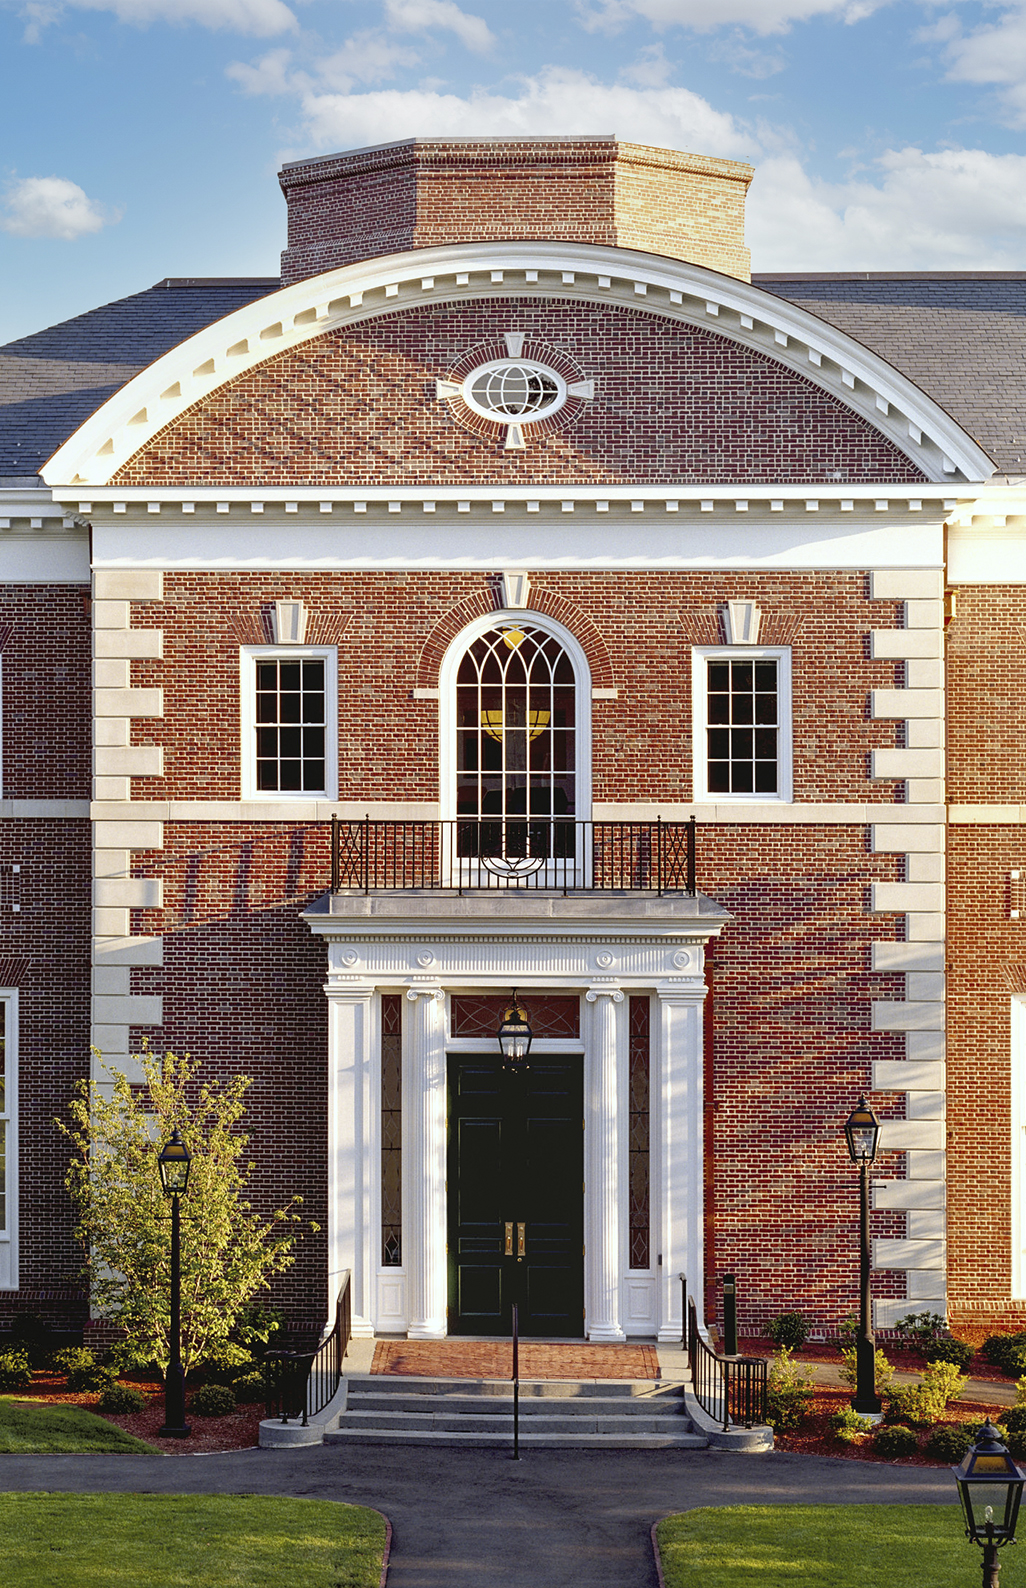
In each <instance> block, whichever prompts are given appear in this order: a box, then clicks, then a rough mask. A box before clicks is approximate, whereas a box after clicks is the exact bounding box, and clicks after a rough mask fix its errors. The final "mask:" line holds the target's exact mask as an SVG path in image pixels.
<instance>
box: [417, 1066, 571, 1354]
mask: <svg viewBox="0 0 1026 1588" xmlns="http://www.w3.org/2000/svg"><path fill="white" fill-rule="evenodd" d="M583 1179H584V1132H583V1092H582V1060H581V1059H580V1057H578V1056H567V1057H561V1056H559V1055H555V1056H551V1057H550V1056H546V1057H544V1058H537V1059H536V1058H533V1057H532V1058H531V1060H530V1061H529V1063H528V1065H527V1066H526V1067H525V1068H522V1069H520V1070H510V1069H508V1068H505V1067H504V1066H503V1064H502V1061H501V1059H499V1058H498V1057H495V1058H493V1057H492V1056H491V1055H490V1054H484V1055H480V1056H478V1055H469V1054H468V1055H464V1054H458V1055H457V1054H453V1055H450V1057H449V1165H448V1199H449V1332H450V1333H451V1334H480V1335H490V1334H495V1335H508V1334H509V1333H510V1330H511V1328H512V1319H513V1303H514V1302H516V1303H517V1304H518V1311H519V1325H520V1332H521V1333H522V1334H525V1335H532V1336H534V1337H535V1338H549V1337H556V1338H559V1337H562V1338H579V1337H580V1336H581V1334H582V1333H583V1329H584V1253H583V1233H584V1186H583Z"/></svg>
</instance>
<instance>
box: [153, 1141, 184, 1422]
mask: <svg viewBox="0 0 1026 1588" xmlns="http://www.w3.org/2000/svg"><path fill="white" fill-rule="evenodd" d="M191 1163H192V1153H191V1152H190V1151H189V1149H188V1147H187V1146H186V1145H185V1143H184V1141H183V1140H182V1138H181V1136H180V1135H179V1134H178V1130H177V1128H176V1129H175V1130H173V1131H172V1132H171V1140H170V1141H168V1142H165V1144H164V1146H163V1148H162V1149H161V1153H160V1157H159V1158H158V1159H157V1168H158V1170H159V1171H160V1183H161V1186H162V1187H163V1190H164V1195H165V1196H169V1197H170V1198H171V1328H170V1331H169V1333H170V1339H169V1342H168V1344H169V1357H168V1364H167V1378H166V1380H165V1383H164V1426H163V1428H160V1429H158V1430H157V1431H158V1433H159V1434H161V1435H162V1436H163V1437H164V1438H165V1439H186V1438H187V1437H188V1436H189V1434H190V1433H191V1432H192V1429H191V1428H190V1427H189V1424H188V1423H187V1422H186V1421H185V1369H184V1367H183V1366H182V1316H181V1315H182V1254H181V1241H180V1234H179V1216H178V1199H179V1197H183V1196H184V1195H185V1193H186V1191H187V1190H188V1186H189V1166H190V1164H191Z"/></svg>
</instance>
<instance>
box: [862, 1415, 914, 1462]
mask: <svg viewBox="0 0 1026 1588" xmlns="http://www.w3.org/2000/svg"><path fill="white" fill-rule="evenodd" d="M918 1448H919V1441H918V1439H917V1438H916V1436H915V1434H914V1433H913V1432H912V1429H911V1428H906V1427H905V1426H904V1424H903V1423H889V1424H888V1423H881V1424H880V1425H879V1426H878V1427H877V1429H876V1431H875V1433H874V1434H873V1449H874V1450H875V1451H876V1452H877V1454H878V1455H881V1456H890V1457H892V1458H893V1457H896V1456H911V1455H914V1454H915V1452H916V1450H917V1449H918Z"/></svg>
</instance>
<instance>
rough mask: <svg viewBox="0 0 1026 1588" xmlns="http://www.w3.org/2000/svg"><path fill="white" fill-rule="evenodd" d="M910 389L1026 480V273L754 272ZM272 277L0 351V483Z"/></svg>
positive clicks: (269, 288) (175, 298) (139, 308)
mask: <svg viewBox="0 0 1026 1588" xmlns="http://www.w3.org/2000/svg"><path fill="white" fill-rule="evenodd" d="M752 282H753V285H755V286H757V287H762V288H763V289H764V290H765V291H767V292H772V293H775V294H776V295H777V296H778V297H781V298H787V299H788V300H789V301H790V302H792V303H796V304H798V305H799V306H800V307H801V308H803V309H807V310H808V311H809V312H810V313H812V314H816V315H818V316H819V317H820V318H821V319H824V320H828V321H830V323H831V324H832V325H836V326H837V328H838V329H839V330H841V331H844V332H846V333H847V335H849V336H852V337H854V338H855V339H856V340H857V341H859V342H862V343H864V344H865V345H866V346H867V347H869V348H871V349H872V350H873V351H874V352H875V353H878V354H879V355H880V356H881V357H882V358H885V359H887V361H888V362H889V363H891V364H894V365H895V366H896V368H898V369H899V370H901V371H902V373H903V374H905V375H907V376H908V377H909V378H910V379H911V380H913V381H915V382H916V384H917V385H918V386H921V387H922V389H923V390H924V391H925V392H926V393H927V394H928V395H929V396H930V397H932V398H933V399H934V401H935V402H938V403H940V405H941V407H942V408H945V409H947V411H948V412H949V413H950V414H951V415H952V416H953V417H954V418H955V419H956V420H957V421H958V423H959V424H961V425H962V426H963V428H964V429H965V430H967V431H968V432H969V434H970V435H971V436H974V437H975V439H976V440H977V441H978V442H979V443H980V445H981V446H982V447H984V448H985V450H986V451H987V452H989V453H990V455H991V457H992V458H993V459H994V462H995V465H996V467H997V468H998V470H999V471H1001V472H1006V473H1011V474H1018V473H1023V472H1026V272H1019V271H989V272H983V273H971V272H889V273H888V272H877V273H873V272H869V273H866V272H862V273H855V272H851V273H847V274H821V273H817V274H812V275H804V274H786V275H785V274H771V275H755V276H753V277H752ZM278 286H279V282H278V281H277V279H276V278H274V277H266V276H265V277H248V278H210V279H187V278H174V277H169V278H168V279H167V280H165V281H158V282H157V284H156V285H155V286H153V287H150V288H149V289H148V290H147V291H146V292H137V293H134V294H133V295H132V296H131V297H129V298H120V299H118V300H117V301H116V302H114V303H108V304H105V305H104V306H103V307H102V308H100V309H93V310H91V311H90V312H89V313H88V314H80V315H77V316H76V317H75V318H74V319H73V320H65V321H64V322H63V323H62V324H60V325H54V326H51V327H50V328H49V329H48V330H45V331H38V332H36V333H35V334H34V335H32V336H26V337H22V338H21V339H20V341H17V342H9V343H8V344H7V345H6V346H5V347H0V480H4V479H6V480H8V481H11V480H15V479H21V480H25V479H30V478H32V477H33V476H35V474H36V473H37V472H38V470H39V469H40V468H41V467H42V465H43V464H44V463H45V462H46V460H47V458H49V457H50V456H51V455H52V454H53V453H54V452H55V451H56V450H57V448H58V447H59V446H60V445H61V443H62V442H64V441H66V440H67V438H68V436H70V435H71V433H72V431H74V430H75V429H76V428H77V427H78V426H79V425H80V424H81V423H82V422H83V420H85V419H87V418H88V416H89V415H90V414H91V413H94V412H95V411H96V409H97V408H99V407H100V405H101V403H104V402H106V400H107V398H108V397H110V396H111V395H112V394H113V393H114V392H115V391H117V390H118V388H119V387H121V386H123V385H124V384H125V382H126V381H128V380H130V379H131V378H132V376H133V375H137V374H138V373H139V371H140V370H141V369H145V367H146V365H147V364H151V363H152V362H153V360H154V359H156V358H159V357H160V356H161V354H163V353H166V352H168V351H169V350H170V349H171V348H173V347H175V346H177V344H178V343H179V342H183V341H185V339H186V338H187V337H189V336H192V335H193V334H194V333H195V332H196V331H199V330H202V329H203V327H204V326H207V325H212V324H213V323H214V321H215V320H219V319H221V318H223V316H224V315H226V314H231V313H232V312H233V311H234V310H235V309H240V308H242V307H243V306H244V305H245V304H247V303H253V302H255V300H256V299H257V298H262V297H266V296H267V294H268V293H271V292H275V291H276V290H277V288H278Z"/></svg>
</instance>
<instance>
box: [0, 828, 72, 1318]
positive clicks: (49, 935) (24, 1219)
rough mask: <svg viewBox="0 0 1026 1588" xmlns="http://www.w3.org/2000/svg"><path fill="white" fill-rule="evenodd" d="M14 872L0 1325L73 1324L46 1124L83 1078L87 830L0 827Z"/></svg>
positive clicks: (52, 1146) (7, 965) (0, 841)
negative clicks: (10, 1141)
mask: <svg viewBox="0 0 1026 1588" xmlns="http://www.w3.org/2000/svg"><path fill="white" fill-rule="evenodd" d="M13 865H18V866H20V867H21V871H20V873H19V879H18V880H19V884H20V886H19V889H18V892H19V902H20V905H21V908H20V911H19V912H18V913H17V914H14V913H12V911H11V910H10V908H9V895H8V893H7V889H6V886H0V987H10V986H15V987H17V989H18V992H19V1035H20V1042H19V1065H18V1068H19V1093H20V1097H19V1118H20V1138H21V1141H20V1165H19V1173H20V1203H21V1220H20V1225H21V1228H20V1246H21V1264H20V1279H21V1291H20V1292H19V1293H17V1294H11V1293H10V1292H7V1291H0V1321H2V1320H3V1319H5V1318H6V1317H8V1316H9V1315H10V1314H11V1313H12V1312H14V1311H23V1312H24V1311H30V1312H38V1313H40V1314H42V1315H43V1316H44V1317H47V1318H48V1319H50V1321H51V1322H52V1323H53V1324H55V1325H59V1326H61V1327H67V1326H68V1325H72V1324H74V1323H76V1322H77V1323H78V1324H81V1323H82V1321H83V1318H84V1312H85V1303H84V1300H83V1299H82V1290H81V1283H80V1270H81V1266H82V1259H81V1253H80V1252H79V1250H78V1248H77V1246H76V1245H75V1244H74V1242H73V1241H72V1239H71V1230H72V1226H73V1218H72V1212H71V1208H70V1205H69V1203H68V1199H67V1197H66V1195H65V1193H64V1189H63V1186H64V1176H65V1171H66V1168H67V1161H68V1154H67V1150H66V1148H65V1146H64V1144H63V1140H62V1138H61V1136H60V1134H59V1133H58V1131H57V1128H56V1125H55V1124H54V1121H55V1119H56V1118H57V1117H58V1116H64V1117H66V1109H67V1104H68V1101H69V1099H70V1097H71V1094H72V1090H73V1088H74V1085H75V1082H76V1081H77V1080H79V1079H81V1078H82V1077H84V1076H87V1075H88V1073H89V917H90V851H89V823H88V822H87V821H85V820H81V821H63V822H56V821H48V820H41V819H37V818H31V819H24V820H8V821H5V822H3V823H2V824H0V873H3V876H2V881H3V883H4V884H6V883H7V881H8V876H9V867H11V866H13Z"/></svg>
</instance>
